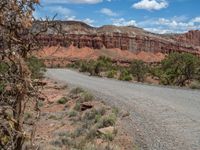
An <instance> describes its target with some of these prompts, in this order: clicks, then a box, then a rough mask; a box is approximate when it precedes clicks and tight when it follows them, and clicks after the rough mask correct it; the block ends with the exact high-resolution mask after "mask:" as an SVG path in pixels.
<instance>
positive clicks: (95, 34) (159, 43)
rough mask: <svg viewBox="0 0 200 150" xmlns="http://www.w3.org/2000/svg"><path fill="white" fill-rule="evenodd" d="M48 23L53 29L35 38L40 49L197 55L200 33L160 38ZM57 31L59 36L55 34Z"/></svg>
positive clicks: (126, 30) (109, 28) (131, 30)
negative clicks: (58, 48)
mask: <svg viewBox="0 0 200 150" xmlns="http://www.w3.org/2000/svg"><path fill="white" fill-rule="evenodd" d="M40 23H41V22H36V23H35V25H34V28H33V31H36V30H37V29H38V28H40ZM51 23H52V24H55V26H56V28H49V29H48V31H47V32H46V33H45V34H43V35H40V36H39V37H38V39H39V41H40V42H41V43H42V44H43V45H44V46H57V45H60V46H62V47H69V46H70V45H73V46H75V47H77V48H84V47H88V48H92V49H102V48H106V49H113V48H118V49H121V50H128V51H131V52H134V53H138V52H141V51H144V52H152V53H157V52H161V53H170V52H173V51H178V52H189V53H193V54H196V55H200V31H198V30H196V31H189V32H188V33H185V34H170V35H163V34H162V35H161V34H154V33H150V32H147V31H145V30H143V29H140V28H137V27H134V26H126V27H117V26H112V25H106V26H102V27H99V28H95V27H91V26H89V25H87V24H85V23H83V22H77V21H53V22H51ZM58 29H59V31H61V33H62V34H56V33H57V30H58Z"/></svg>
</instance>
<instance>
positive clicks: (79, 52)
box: [35, 46, 165, 67]
mask: <svg viewBox="0 0 200 150" xmlns="http://www.w3.org/2000/svg"><path fill="white" fill-rule="evenodd" d="M35 55H36V56H38V57H39V58H42V59H44V60H45V64H46V66H48V67H66V65H67V64H68V63H70V62H71V61H74V60H80V59H97V58H98V57H99V56H107V57H110V58H112V59H113V60H116V61H132V60H133V59H139V60H143V61H145V62H160V61H161V60H163V59H164V58H165V54H162V53H159V52H158V53H151V52H144V51H141V52H139V53H133V52H131V51H128V50H121V49H117V48H115V49H100V50H97V49H91V48H88V47H84V48H77V47H74V46H70V47H68V48H65V47H59V46H57V47H56V46H52V47H45V48H43V49H42V50H40V51H38V52H37V53H35Z"/></svg>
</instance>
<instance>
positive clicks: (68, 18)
mask: <svg viewBox="0 0 200 150" xmlns="http://www.w3.org/2000/svg"><path fill="white" fill-rule="evenodd" d="M65 20H68V21H82V22H85V23H86V24H88V25H91V26H94V25H93V23H94V22H95V20H93V19H90V18H85V19H78V18H76V16H66V18H65Z"/></svg>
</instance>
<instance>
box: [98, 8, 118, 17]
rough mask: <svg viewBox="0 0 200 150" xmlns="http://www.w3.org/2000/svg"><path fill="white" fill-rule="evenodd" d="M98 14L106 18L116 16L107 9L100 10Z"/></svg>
mask: <svg viewBox="0 0 200 150" xmlns="http://www.w3.org/2000/svg"><path fill="white" fill-rule="evenodd" d="M100 12H101V13H102V14H104V15H107V16H117V15H118V14H117V13H115V12H113V11H112V10H111V9H108V8H102V9H101V10H100Z"/></svg>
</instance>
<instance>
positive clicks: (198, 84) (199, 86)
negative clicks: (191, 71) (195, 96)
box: [190, 81, 200, 89]
mask: <svg viewBox="0 0 200 150" xmlns="http://www.w3.org/2000/svg"><path fill="white" fill-rule="evenodd" d="M190 88H191V89H200V82H199V81H193V82H192V83H191V84H190Z"/></svg>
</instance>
